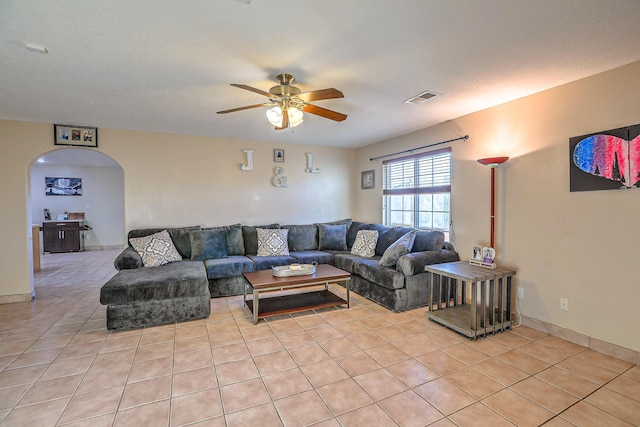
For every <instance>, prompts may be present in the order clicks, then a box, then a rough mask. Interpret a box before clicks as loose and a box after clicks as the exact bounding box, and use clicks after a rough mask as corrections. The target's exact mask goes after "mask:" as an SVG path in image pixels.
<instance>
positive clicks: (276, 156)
mask: <svg viewBox="0 0 640 427" xmlns="http://www.w3.org/2000/svg"><path fill="white" fill-rule="evenodd" d="M273 161H274V162H276V163H284V150H283V149H282V148H275V149H274V150H273Z"/></svg>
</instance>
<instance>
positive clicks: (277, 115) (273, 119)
mask: <svg viewBox="0 0 640 427" xmlns="http://www.w3.org/2000/svg"><path fill="white" fill-rule="evenodd" d="M266 114H267V120H268V121H269V123H271V124H272V125H274V126H280V123H282V108H280V107H279V106H275V107H273V108H269V109H268V110H267V112H266Z"/></svg>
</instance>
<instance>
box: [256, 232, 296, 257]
mask: <svg viewBox="0 0 640 427" xmlns="http://www.w3.org/2000/svg"><path fill="white" fill-rule="evenodd" d="M256 231H257V233H258V254H257V255H258V256H279V255H289V243H288V240H287V236H288V234H289V230H287V229H276V230H274V229H268V228H258V229H257V230H256Z"/></svg>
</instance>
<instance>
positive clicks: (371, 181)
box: [360, 170, 376, 190]
mask: <svg viewBox="0 0 640 427" xmlns="http://www.w3.org/2000/svg"><path fill="white" fill-rule="evenodd" d="M375 173H376V171H374V170H370V171H364V172H362V173H361V176H360V188H362V189H363V190H367V189H369V188H374V187H375V186H376V181H375V177H376V176H375Z"/></svg>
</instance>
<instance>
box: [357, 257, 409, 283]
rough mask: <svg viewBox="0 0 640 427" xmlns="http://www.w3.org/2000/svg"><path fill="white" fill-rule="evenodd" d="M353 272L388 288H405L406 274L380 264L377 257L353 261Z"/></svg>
mask: <svg viewBox="0 0 640 427" xmlns="http://www.w3.org/2000/svg"><path fill="white" fill-rule="evenodd" d="M352 272H353V273H354V274H356V275H358V276H360V277H362V278H363V279H366V280H368V281H369V282H372V283H375V284H376V285H378V286H382V287H385V288H387V289H402V288H404V274H402V273H400V272H398V271H396V270H395V269H393V268H389V267H382V266H380V264H379V262H378V260H377V259H365V258H360V259H359V260H358V261H356V262H354V263H353V271H352Z"/></svg>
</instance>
